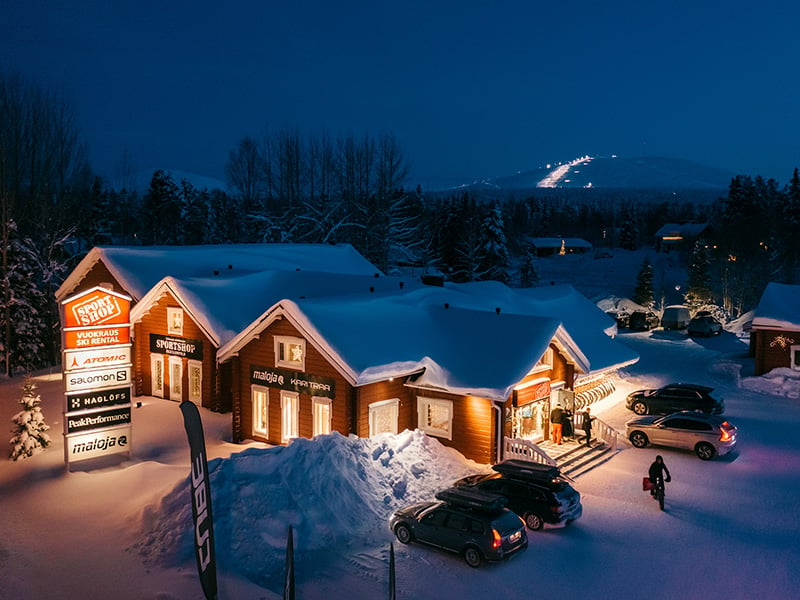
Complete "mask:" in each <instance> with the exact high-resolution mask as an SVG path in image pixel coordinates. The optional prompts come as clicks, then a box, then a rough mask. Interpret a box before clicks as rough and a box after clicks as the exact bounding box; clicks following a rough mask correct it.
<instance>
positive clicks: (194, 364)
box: [189, 360, 203, 404]
mask: <svg viewBox="0 0 800 600" xmlns="http://www.w3.org/2000/svg"><path fill="white" fill-rule="evenodd" d="M189 400H191V401H192V402H194V403H195V404H201V403H202V402H203V363H202V362H200V361H199V360H190V361H189Z"/></svg>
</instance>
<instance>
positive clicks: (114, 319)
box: [64, 287, 130, 328]
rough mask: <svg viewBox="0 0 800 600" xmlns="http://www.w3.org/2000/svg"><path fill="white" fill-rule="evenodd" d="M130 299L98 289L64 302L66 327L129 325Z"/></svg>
mask: <svg viewBox="0 0 800 600" xmlns="http://www.w3.org/2000/svg"><path fill="white" fill-rule="evenodd" d="M129 321H130V298H128V297H127V296H123V295H122V294H116V293H114V292H112V291H110V290H107V289H105V288H101V287H96V288H92V289H91V290H88V291H86V292H83V293H81V294H78V295H77V296H73V297H72V298H70V299H68V300H66V301H65V302H64V327H65V328H72V327H99V326H102V325H127V324H128V322H129Z"/></svg>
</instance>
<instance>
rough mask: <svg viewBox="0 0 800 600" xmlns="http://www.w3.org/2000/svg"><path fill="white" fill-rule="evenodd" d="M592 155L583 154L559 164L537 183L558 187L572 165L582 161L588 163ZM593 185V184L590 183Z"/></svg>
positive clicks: (544, 186) (543, 185)
mask: <svg viewBox="0 0 800 600" xmlns="http://www.w3.org/2000/svg"><path fill="white" fill-rule="evenodd" d="M591 160H592V157H591V156H583V157H581V158H576V159H575V160H572V161H570V162H568V163H564V164H562V165H559V166H558V167H556V168H555V169H553V170H552V171H550V172H549V173H548V174H547V176H546V177H545V178H544V179H542V180H541V181H540V182H539V183H537V184H536V187H537V188H554V187H558V184H559V183H561V182H562V181H564V178H565V177H566V176H567V174H568V173H569V170H570V169H571V168H572V167H576V166H578V165H579V164H581V163H588V162H591ZM567 181H569V180H567ZM590 185H591V184H590Z"/></svg>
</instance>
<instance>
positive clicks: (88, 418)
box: [66, 406, 131, 435]
mask: <svg viewBox="0 0 800 600" xmlns="http://www.w3.org/2000/svg"><path fill="white" fill-rule="evenodd" d="M66 421H67V422H66V426H67V427H66V430H67V435H69V434H72V433H81V432H84V431H87V430H92V429H101V428H103V427H116V426H117V425H128V424H130V422H131V407H130V406H126V407H124V408H115V409H112V410H104V411H102V412H92V413H83V414H78V415H67V418H66Z"/></svg>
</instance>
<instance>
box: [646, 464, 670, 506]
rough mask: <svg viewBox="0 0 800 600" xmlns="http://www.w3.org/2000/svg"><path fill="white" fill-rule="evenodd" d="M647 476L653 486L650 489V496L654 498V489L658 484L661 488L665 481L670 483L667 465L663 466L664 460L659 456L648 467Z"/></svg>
mask: <svg viewBox="0 0 800 600" xmlns="http://www.w3.org/2000/svg"><path fill="white" fill-rule="evenodd" d="M648 476H649V479H650V483H652V484H653V485H652V486H651V487H650V495H651V496H654V495H655V493H656V487H657V486H658V485H659V484H660V485H661V486H662V487H663V485H664V482H665V481H671V480H672V477H670V474H669V469H668V468H667V465H665V464H664V459H663V458H661V455H660V454H659V455H658V456H656V459H655V460H654V461H653V464H652V465H650V470H649V471H648Z"/></svg>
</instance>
